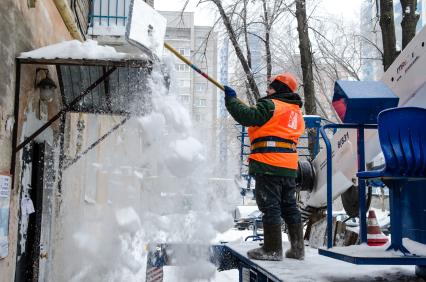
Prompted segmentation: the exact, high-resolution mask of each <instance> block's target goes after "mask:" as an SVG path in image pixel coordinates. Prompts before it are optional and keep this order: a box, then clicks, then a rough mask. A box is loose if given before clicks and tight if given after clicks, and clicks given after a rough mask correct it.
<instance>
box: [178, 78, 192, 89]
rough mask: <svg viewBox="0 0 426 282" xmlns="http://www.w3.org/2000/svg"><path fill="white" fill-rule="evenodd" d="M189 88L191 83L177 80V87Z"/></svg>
mask: <svg viewBox="0 0 426 282" xmlns="http://www.w3.org/2000/svg"><path fill="white" fill-rule="evenodd" d="M190 86H191V83H190V81H189V80H186V79H181V80H179V87H182V88H189V87H190Z"/></svg>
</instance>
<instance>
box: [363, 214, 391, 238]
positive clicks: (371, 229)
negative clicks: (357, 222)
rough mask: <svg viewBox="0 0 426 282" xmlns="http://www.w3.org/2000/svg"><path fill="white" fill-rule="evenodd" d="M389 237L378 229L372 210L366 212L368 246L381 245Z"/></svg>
mask: <svg viewBox="0 0 426 282" xmlns="http://www.w3.org/2000/svg"><path fill="white" fill-rule="evenodd" d="M388 241H389V238H388V237H387V236H386V235H385V234H383V232H382V230H380V227H379V224H378V222H377V218H376V213H375V212H374V210H370V211H369V212H368V219H367V244H368V245H369V246H382V245H384V244H386V243H387V242H388Z"/></svg>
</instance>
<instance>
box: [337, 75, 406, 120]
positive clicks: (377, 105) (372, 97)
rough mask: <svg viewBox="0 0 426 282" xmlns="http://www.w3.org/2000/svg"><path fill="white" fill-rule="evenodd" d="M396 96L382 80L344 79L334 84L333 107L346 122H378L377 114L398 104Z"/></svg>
mask: <svg viewBox="0 0 426 282" xmlns="http://www.w3.org/2000/svg"><path fill="white" fill-rule="evenodd" d="M398 100H399V98H398V96H396V95H395V94H394V93H393V92H392V91H391V90H390V89H389V88H388V87H387V86H386V85H385V84H384V83H383V82H381V81H343V80H338V81H336V83H335V85H334V96H333V107H334V108H335V110H336V112H337V113H338V114H339V117H340V119H341V120H342V122H344V123H358V124H376V123H377V115H378V114H379V113H380V112H381V111H382V110H385V109H388V108H393V107H397V106H398Z"/></svg>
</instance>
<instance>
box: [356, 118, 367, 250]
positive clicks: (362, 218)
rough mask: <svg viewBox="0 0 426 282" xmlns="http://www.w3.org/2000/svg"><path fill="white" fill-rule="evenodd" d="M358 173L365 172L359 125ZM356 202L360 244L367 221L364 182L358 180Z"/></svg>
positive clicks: (362, 132)
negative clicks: (357, 204) (357, 202)
mask: <svg viewBox="0 0 426 282" xmlns="http://www.w3.org/2000/svg"><path fill="white" fill-rule="evenodd" d="M357 148H358V149H357V151H358V172H360V171H365V148H364V126H363V125H359V127H358V137H357ZM358 201H359V231H360V235H361V243H367V221H366V218H365V214H366V206H365V180H364V179H358Z"/></svg>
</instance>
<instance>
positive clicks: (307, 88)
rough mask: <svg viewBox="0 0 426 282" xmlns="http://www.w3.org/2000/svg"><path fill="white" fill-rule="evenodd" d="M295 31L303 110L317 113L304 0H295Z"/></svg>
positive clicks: (312, 113)
mask: <svg viewBox="0 0 426 282" xmlns="http://www.w3.org/2000/svg"><path fill="white" fill-rule="evenodd" d="M296 19H297V31H298V34H299V51H300V64H301V67H302V73H303V93H304V94H305V110H306V113H307V114H308V115H315V114H316V113H317V110H316V103H315V87H314V75H313V72H312V49H311V41H310V39H309V33H308V19H307V17H306V2H305V0H296Z"/></svg>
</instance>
